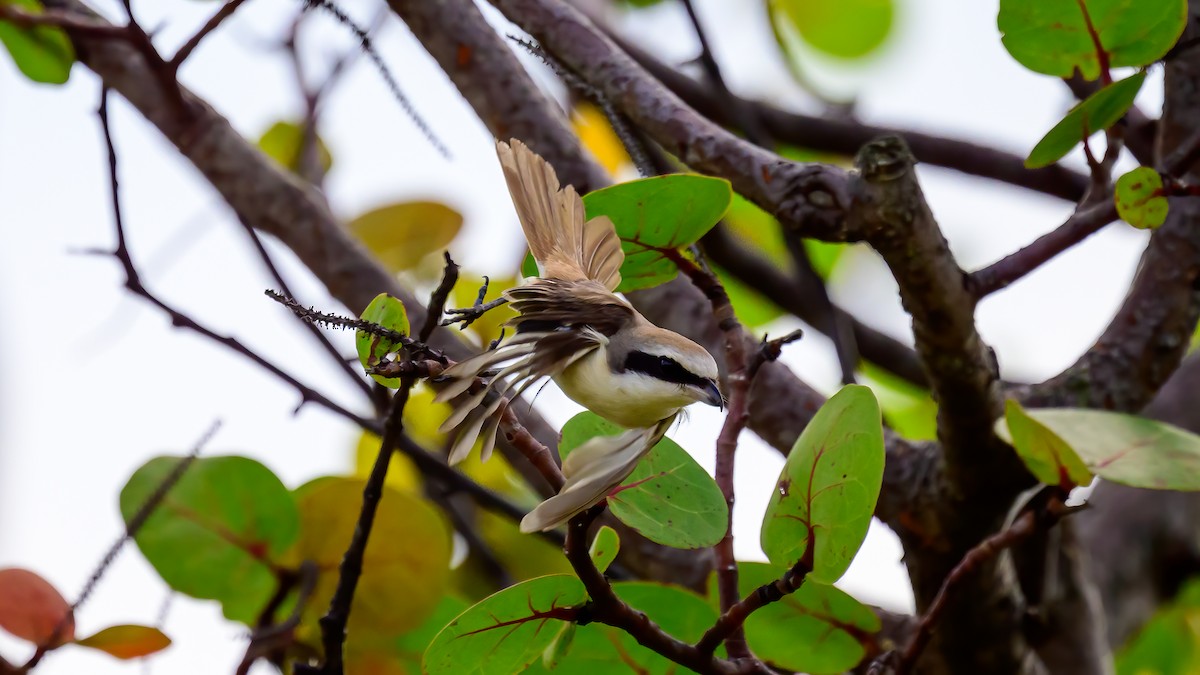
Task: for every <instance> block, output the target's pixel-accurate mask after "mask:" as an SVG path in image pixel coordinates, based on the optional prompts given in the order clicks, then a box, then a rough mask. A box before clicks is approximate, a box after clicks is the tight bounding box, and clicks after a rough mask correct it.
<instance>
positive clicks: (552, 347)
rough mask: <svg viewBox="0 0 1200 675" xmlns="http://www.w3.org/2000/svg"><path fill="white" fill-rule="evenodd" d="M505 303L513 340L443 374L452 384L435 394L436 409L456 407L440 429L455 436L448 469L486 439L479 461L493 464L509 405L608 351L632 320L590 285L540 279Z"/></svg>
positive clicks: (509, 293) (630, 314) (625, 306)
mask: <svg viewBox="0 0 1200 675" xmlns="http://www.w3.org/2000/svg"><path fill="white" fill-rule="evenodd" d="M505 295H506V297H508V298H509V300H510V301H511V303H512V306H513V308H514V309H516V310H517V311H518V312H519V315H518V316H517V317H516V318H514V319H512V321H510V324H512V325H514V326H515V327H516V329H517V334H516V335H514V336H513V337H512V338H511V339H510V340H507V341H506V342H504V343H503V344H502V345H500V346H499V347H497V348H496V349H494V350H492V351H489V352H484V353H483V354H480V355H478V356H475V357H472V358H470V359H467V360H466V361H462V362H459V363H457V364H455V365H454V366H452V367H450V368H448V369H447V370H446V372H445V376H446V378H447V379H449V380H450V381H449V383H447V384H446V385H445V386H444V387H443V388H442V389H441V390H440V391H439V392H438V394H437V398H436V400H437V401H451V402H452V405H453V407H454V410H453V412H451V414H450V416H449V417H447V418H446V421H445V422H444V423H443V424H442V427H441V430H442V431H443V432H449V431H451V430H456V432H457V435H456V438H455V441H454V445H453V447H452V448H451V450H450V458H449V461H450V463H451V464H455V463H458V462H460V461H462V460H463V459H465V458H466V456H467V455H468V454H470V452H471V448H472V447H473V446H474V444H475V440H476V439H477V438H481V439H483V448H482V450H481V457H482V459H484V460H486V459H487V458H488V457H490V456H491V452H492V448H493V446H494V444H495V438H496V429H497V427H498V425H499V424H500V418H501V417H502V416H503V415H504V411H505V409H506V407H507V406H508V402H509V400H511V399H513V398H516V397H518V396H520V395H521V393H522V392H524V391H525V390H526V389H528V388H529V387H530V386H532V385H533V384H534V383H536V382H537V381H539V380H541V379H542V378H546V377H553V376H554V375H557V374H558V373H560V372H562V370H563V369H564V368H566V367H567V366H569V365H571V364H572V363H574V362H575V361H576V360H577V359H579V358H580V357H582V356H584V355H586V354H588V353H589V352H591V351H592V350H593V349H596V348H597V347H600V346H602V345H604V344H606V343H607V342H608V336H609V335H612V334H613V333H615V332H616V331H618V330H619V329H620V328H621V326H623V325H625V323H627V322H629V321H631V320H633V318H634V317H635V316H636V315H635V313H634V310H633V308H632V307H630V306H629V305H628V304H626V303H625V302H624V301H623V300H621V299H620V298H618V297H616V296H615V295H613V294H611V293H609V292H608V291H607V290H605V289H604V288H603V287H601V286H600V285H599V284H597V283H596V282H592V281H582V282H568V281H562V280H557V279H537V280H535V281H534V282H532V283H530V284H529V285H527V286H522V287H520V288H514V289H511V290H509V291H507V292H506V293H505ZM479 378H483V379H484V380H485V381H484V382H482V383H480V382H479V381H478V380H479Z"/></svg>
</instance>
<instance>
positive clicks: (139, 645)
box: [75, 625, 171, 659]
mask: <svg viewBox="0 0 1200 675" xmlns="http://www.w3.org/2000/svg"><path fill="white" fill-rule="evenodd" d="M75 644H77V645H79V646H80V647H90V648H91V649H98V650H100V651H102V652H104V653H106V654H109V655H111V656H115V657H117V658H118V659H136V658H140V657H142V656H148V655H150V654H153V653H155V652H159V651H162V650H164V649H166V648H167V647H169V646H171V638H169V637H167V636H166V635H164V634H163V632H162V631H160V630H159V629H157V628H151V627H150V626H135V625H123V626H110V627H108V628H105V629H104V630H102V631H100V632H99V633H96V634H95V635H92V636H90V637H85V638H83V639H82V640H76V641H75Z"/></svg>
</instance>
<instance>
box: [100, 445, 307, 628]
mask: <svg viewBox="0 0 1200 675" xmlns="http://www.w3.org/2000/svg"><path fill="white" fill-rule="evenodd" d="M180 461H182V460H181V459H180V458H178V457H156V458H154V459H152V460H150V461H149V462H146V463H145V464H143V465H142V467H141V468H139V469H138V470H137V471H136V472H135V473H134V474H133V476H132V477H131V478H130V479H129V482H128V483H126V484H125V487H124V488H123V489H122V490H121V515H122V516H124V518H125V520H126V522H128V521H129V519H130V518H132V517H133V515H134V514H135V513H136V512H137V511H138V509H139V508H141V506H142V505H143V504H144V503H145V502H146V500H147V498H149V497H150V495H151V494H153V493H154V492H155V491H156V490H157V489H158V488H159V486H160V485H162V483H163V481H164V480H165V479H166V478H167V476H168V475H169V474H170V473H171V471H172V470H173V469H174V468H175V466H176V465H177V464H178V463H179V462H180ZM299 531H300V518H299V514H298V513H297V511H296V503H295V502H294V501H293V499H292V495H291V493H290V492H288V490H287V488H286V487H284V485H283V483H282V482H280V480H279V478H277V477H276V476H275V474H273V473H271V471H270V469H268V468H267V467H265V466H263V465H262V464H259V463H258V462H256V461H254V460H252V459H248V458H246V457H207V458H204V459H198V460H195V462H194V463H193V465H192V466H191V467H189V468H188V470H187V472H186V473H184V474H183V477H182V478H181V479H180V480H179V482H178V483H177V484H176V485H175V487H173V488H171V490H170V492H168V493H167V496H166V498H164V499H163V501H162V503H161V504H159V506H158V508H157V509H155V511H154V513H152V514H151V515H150V517H149V518H148V519H147V520H146V523H145V525H143V526H142V528H141V529H140V530H139V531H138V533H137V535H136V536H135V537H134V541H135V542H137V545H138V549H139V550H141V552H142V555H144V556H146V560H148V561H149V562H150V565H151V566H153V567H154V569H155V571H157V572H158V574H159V576H161V577H162V579H163V581H165V582H166V583H167V585H168V586H170V587H171V588H172V589H174V590H176V591H178V592H180V593H183V594H184V595H190V596H192V597H194V598H202V599H207V600H216V601H218V602H220V603H221V609H222V610H223V611H224V613H225V616H226V617H228V618H229V619H231V620H234V621H241V622H243V623H246V624H247V625H254V620H255V618H256V617H257V615H258V613H259V611H261V610H262V608H263V606H265V605H266V603H267V600H268V599H270V597H271V594H272V593H274V592H275V586H276V580H275V575H274V573H273V572H272V565H273V564H274V562H275V561H277V560H278V559H279V557H280V556H282V555H283V554H284V553H285V552H286V551H287V549H288V547H290V546H291V545H292V543H293V542H294V541H295V540H296V536H297V535H298V534H299Z"/></svg>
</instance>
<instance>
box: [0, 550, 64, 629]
mask: <svg viewBox="0 0 1200 675" xmlns="http://www.w3.org/2000/svg"><path fill="white" fill-rule="evenodd" d="M70 614H71V605H70V604H68V603H67V601H66V600H64V599H63V596H62V595H61V594H59V592H58V591H57V590H55V588H54V587H53V586H51V585H50V582H49V581H46V580H45V579H43V578H42V577H41V576H39V575H38V574H37V573H35V572H30V571H29V570H26V569H20V568H17V567H10V568H7V569H0V628H3V629H4V630H6V631H8V632H9V633H12V634H13V635H15V636H17V637H19V638H21V639H22V640H28V641H30V642H32V643H34V644H36V645H46V646H57V645H61V644H63V643H64V642H70V641H71V640H72V639H74V638H75V620H74V619H73V618H70ZM59 624H62V629H61V630H60V631H59V633H58V635H57V639H56V640H55V641H54V644H53V645H49V644H47V643H49V642H50V638H51V637H52V636H54V630H55V629H56V628H58V627H59Z"/></svg>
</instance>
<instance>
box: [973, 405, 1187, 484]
mask: <svg viewBox="0 0 1200 675" xmlns="http://www.w3.org/2000/svg"><path fill="white" fill-rule="evenodd" d="M1025 414H1026V415H1028V416H1029V417H1030V418H1032V419H1033V420H1035V421H1037V423H1038V424H1040V425H1042V426H1043V427H1045V428H1046V429H1047V430H1048V431H1050V432H1051V433H1053V434H1054V435H1056V436H1058V437H1059V438H1060V439H1062V440H1063V442H1065V443H1066V444H1067V445H1068V446H1070V448H1071V449H1072V450H1074V451H1075V453H1076V454H1077V455H1079V457H1080V459H1082V460H1083V464H1084V465H1085V466H1086V467H1087V468H1088V469H1089V470H1090V471H1091V472H1092V473H1094V474H1096V475H1097V476H1100V477H1101V478H1103V479H1105V480H1108V481H1112V482H1114V483H1121V484H1124V485H1130V486H1133V487H1140V488H1149V489H1152V490H1183V491H1197V490H1200V436H1197V435H1195V434H1192V433H1188V432H1186V431H1184V430H1183V429H1180V428H1179V427H1175V426H1171V425H1170V424H1167V423H1165V422H1156V421H1154V420H1148V419H1146V418H1144V417H1137V416H1135V415H1126V414H1123V413H1115V412H1108V411H1104V410H1084V409H1081V408H1035V409H1032V410H1026V411H1025ZM996 434H997V435H999V436H1000V437H1001V438H1003V439H1004V440H1005V441H1007V442H1009V443H1012V442H1013V435H1012V433H1011V432H1010V430H1009V428H1008V425H1007V424H1005V421H1004V420H998V421H997V422H996Z"/></svg>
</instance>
